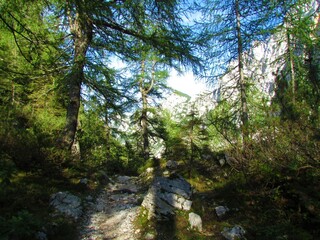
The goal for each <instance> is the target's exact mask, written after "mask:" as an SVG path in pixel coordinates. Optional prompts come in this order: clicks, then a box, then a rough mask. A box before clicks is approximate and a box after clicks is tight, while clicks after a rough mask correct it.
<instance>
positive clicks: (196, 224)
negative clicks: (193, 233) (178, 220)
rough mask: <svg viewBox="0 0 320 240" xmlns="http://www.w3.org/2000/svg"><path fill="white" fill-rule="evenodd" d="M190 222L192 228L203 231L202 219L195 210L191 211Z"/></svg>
mask: <svg viewBox="0 0 320 240" xmlns="http://www.w3.org/2000/svg"><path fill="white" fill-rule="evenodd" d="M189 224H190V227H191V229H195V230H198V231H199V232H202V219H201V217H200V216H199V215H198V214H196V213H193V212H191V213H189Z"/></svg>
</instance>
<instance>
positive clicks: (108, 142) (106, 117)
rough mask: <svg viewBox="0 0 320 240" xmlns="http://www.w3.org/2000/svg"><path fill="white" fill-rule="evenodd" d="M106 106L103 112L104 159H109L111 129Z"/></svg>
mask: <svg viewBox="0 0 320 240" xmlns="http://www.w3.org/2000/svg"><path fill="white" fill-rule="evenodd" d="M105 108H106V113H105V131H106V160H107V161H108V160H110V157H111V148H110V134H111V129H110V126H109V116H108V109H107V107H105Z"/></svg>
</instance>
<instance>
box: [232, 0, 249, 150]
mask: <svg viewBox="0 0 320 240" xmlns="http://www.w3.org/2000/svg"><path fill="white" fill-rule="evenodd" d="M235 14H236V20H237V27H236V31H237V40H238V41H237V42H238V72H239V82H238V84H239V89H240V102H241V111H240V114H241V116H240V118H241V132H242V140H243V147H244V148H245V146H246V145H247V141H248V107H247V96H246V82H245V79H244V73H243V42H242V36H241V16H240V9H239V0H236V1H235Z"/></svg>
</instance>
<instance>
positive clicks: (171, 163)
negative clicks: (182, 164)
mask: <svg viewBox="0 0 320 240" xmlns="http://www.w3.org/2000/svg"><path fill="white" fill-rule="evenodd" d="M177 167H178V163H177V162H176V161H172V160H169V161H168V162H167V163H166V168H168V169H169V170H175V169H177Z"/></svg>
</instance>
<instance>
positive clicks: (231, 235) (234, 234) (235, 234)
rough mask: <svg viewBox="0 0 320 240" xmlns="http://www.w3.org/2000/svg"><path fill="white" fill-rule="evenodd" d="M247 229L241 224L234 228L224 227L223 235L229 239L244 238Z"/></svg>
mask: <svg viewBox="0 0 320 240" xmlns="http://www.w3.org/2000/svg"><path fill="white" fill-rule="evenodd" d="M245 233H246V231H245V230H244V229H243V228H242V227H241V226H239V225H236V226H234V227H233V228H224V229H223V231H222V232H221V234H222V236H223V237H224V238H225V239H227V240H237V239H242V238H244V234H245Z"/></svg>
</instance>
